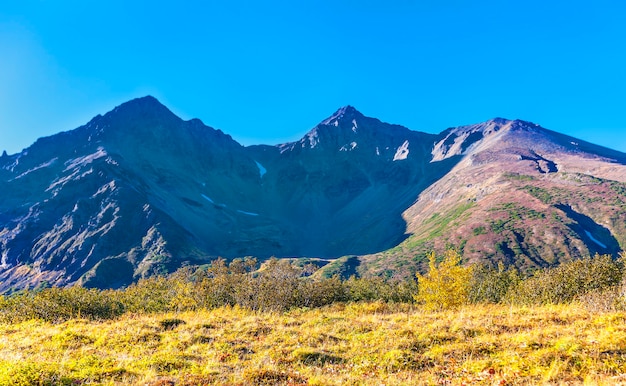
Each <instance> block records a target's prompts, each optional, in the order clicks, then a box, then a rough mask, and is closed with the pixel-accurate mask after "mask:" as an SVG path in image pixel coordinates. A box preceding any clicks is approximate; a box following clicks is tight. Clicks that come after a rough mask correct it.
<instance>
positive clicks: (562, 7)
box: [0, 0, 626, 153]
mask: <svg viewBox="0 0 626 386" xmlns="http://www.w3.org/2000/svg"><path fill="white" fill-rule="evenodd" d="M147 94H151V95H154V96H155V97H157V98H158V99H159V100H161V102H163V103H164V104H166V105H167V106H168V107H169V108H170V109H172V110H173V111H174V112H175V113H176V114H178V115H179V116H181V117H183V118H185V119H189V118H193V117H197V118H200V119H202V120H203V121H204V122H205V123H206V124H207V125H210V126H212V127H215V128H219V129H222V130H223V131H225V132H227V133H229V134H231V135H232V136H233V137H234V138H235V139H237V140H239V141H240V142H242V143H243V144H252V143H268V144H275V143H279V142H283V141H287V140H294V139H297V138H299V137H300V136H301V135H303V134H304V133H305V132H306V131H307V130H309V129H310V128H311V127H313V126H314V125H315V124H317V123H318V122H319V121H321V120H322V119H324V118H325V117H327V116H328V115H330V114H331V113H333V112H334V111H335V110H336V109H337V108H339V107H340V106H343V105H346V104H350V105H353V106H355V107H356V108H357V109H359V110H360V111H361V112H363V113H364V114H365V115H369V116H374V117H377V118H379V119H381V120H383V121H386V122H391V123H398V124H402V125H405V126H407V127H409V128H411V129H413V130H419V131H426V132H431V133H437V132H440V131H442V130H444V129H446V128H447V127H450V126H457V125H462V124H470V123H476V122H481V121H485V120H487V119H490V118H493V117H496V116H500V117H505V118H511V119H514V118H519V119H524V120H529V121H533V122H535V123H538V124H540V125H542V126H544V127H546V128H549V129H552V130H556V131H560V132H563V133H566V134H570V135H573V136H575V137H578V138H581V139H585V140H588V141H591V142H595V143H599V144H602V145H605V146H609V147H612V148H615V149H618V150H622V151H626V2H624V1H623V0H614V1H611V0H594V1H591V0H590V1H584V2H583V1H545V0H543V1H536V0H525V1H507V0H497V1H496V0H494V1H480V0H476V1H470V0H467V1H462V0H458V1H455V0H426V1H409V0H395V1H394V0H386V1H382V0H380V1H374V0H316V1H304V0H291V1H287V0H285V1H273V0H269V1H240V0H228V1H211V0H207V1H171V2H170V1H131V0H123V1H121V0H108V1H98V2H96V1H81V0H76V1H67V0H55V1H52V0H48V1H45V0H40V1H34V0H5V1H2V4H1V5H0V151H1V150H2V149H6V150H7V151H8V152H9V153H16V152H18V151H20V150H21V149H22V148H25V147H27V146H29V145H30V144H31V143H32V142H34V141H35V139H36V138H38V137H41V136H46V135H51V134H54V133H56V132H59V131H65V130H70V129H73V128H76V127H78V126H80V125H82V124H84V123H86V122H87V121H88V120H89V119H90V118H91V117H93V116H94V115H96V114H99V113H105V112H107V111H109V110H111V109H112V108H113V107H114V106H116V105H118V104H120V103H123V102H124V101H126V100H129V99H131V98H134V97H139V96H144V95H147Z"/></svg>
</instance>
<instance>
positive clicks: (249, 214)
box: [237, 210, 259, 216]
mask: <svg viewBox="0 0 626 386" xmlns="http://www.w3.org/2000/svg"><path fill="white" fill-rule="evenodd" d="M237 213H241V214H245V215H247V216H258V215H259V214H258V213H252V212H246V211H244V210H237Z"/></svg>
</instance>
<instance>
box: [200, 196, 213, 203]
mask: <svg viewBox="0 0 626 386" xmlns="http://www.w3.org/2000/svg"><path fill="white" fill-rule="evenodd" d="M200 195H201V196H202V198H204V199H205V200H207V201H208V202H210V203H211V204H215V201H213V200H211V198H210V197H208V196H205V195H204V194H200Z"/></svg>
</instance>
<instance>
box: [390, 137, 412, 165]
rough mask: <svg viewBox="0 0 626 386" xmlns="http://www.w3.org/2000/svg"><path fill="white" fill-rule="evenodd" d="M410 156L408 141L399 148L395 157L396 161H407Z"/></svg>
mask: <svg viewBox="0 0 626 386" xmlns="http://www.w3.org/2000/svg"><path fill="white" fill-rule="evenodd" d="M408 156H409V141H408V140H406V141H404V143H403V144H402V146H400V147H398V150H396V154H395V155H394V156H393V160H394V161H399V160H403V159H406V158H407V157H408Z"/></svg>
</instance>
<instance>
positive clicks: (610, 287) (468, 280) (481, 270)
mask: <svg viewBox="0 0 626 386" xmlns="http://www.w3.org/2000/svg"><path fill="white" fill-rule="evenodd" d="M625 260H626V254H624V253H623V252H622V253H620V256H619V258H617V259H613V258H612V257H611V256H610V255H596V256H594V257H593V258H592V257H587V258H583V259H579V260H575V261H571V262H567V263H563V264H561V265H559V266H557V267H554V268H546V269H539V270H537V271H535V272H534V273H532V274H527V275H525V276H523V275H521V274H520V273H519V272H518V271H517V270H516V269H515V268H505V267H504V266H503V265H501V264H500V265H498V266H496V267H494V266H490V265H486V264H482V265H476V264H474V265H462V261H461V256H460V254H459V253H457V252H456V251H453V250H449V251H446V252H445V253H444V255H443V256H442V257H440V258H438V257H437V256H435V254H434V253H433V254H431V255H430V256H429V271H428V273H426V274H425V275H421V274H417V275H416V278H415V279H405V280H397V279H395V280H393V279H383V278H380V277H369V278H356V277H351V278H349V279H347V280H343V279H341V278H340V277H338V276H334V277H331V278H314V277H311V276H310V275H311V273H312V272H313V271H314V269H312V267H310V266H305V267H299V266H296V265H294V264H292V263H291V262H289V261H288V260H278V259H270V260H269V261H267V262H266V263H265V264H263V266H262V267H261V269H258V264H257V261H256V259H253V258H246V259H235V260H232V261H231V262H229V263H227V262H226V261H225V260H223V259H218V260H215V261H214V262H212V264H210V265H209V266H208V267H205V268H195V269H193V268H190V267H185V268H181V269H180V270H178V271H176V272H175V273H173V274H171V275H169V276H156V277H151V278H147V279H142V280H139V281H138V282H137V283H136V284H133V285H131V286H129V287H127V288H124V289H120V290H97V289H87V288H82V287H77V286H75V287H67V288H45V289H39V290H25V291H20V292H17V293H14V294H11V295H5V296H0V323H18V322H22V321H27V320H43V321H48V322H53V323H60V322H64V321H67V320H69V319H75V318H84V319H90V320H107V319H114V318H117V317H119V316H121V315H123V314H127V313H135V314H148V313H167V312H183V311H194V310H200V309H214V308H218V307H235V306H238V307H243V308H247V309H251V310H256V311H276V312H282V311H286V310H289V309H293V308H313V307H321V306H325V305H329V304H332V303H336V302H360V301H380V302H387V303H415V304H417V305H418V306H421V307H424V308H425V309H430V310H440V309H441V310H442V309H449V308H455V307H459V306H462V305H468V304H479V303H499V304H517V305H528V306H533V305H546V304H560V303H572V302H579V303H580V304H582V305H583V306H585V307H587V308H589V309H590V310H592V311H613V310H623V309H626V275H625V274H624V273H625V268H624V266H625V264H624V261H625Z"/></svg>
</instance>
